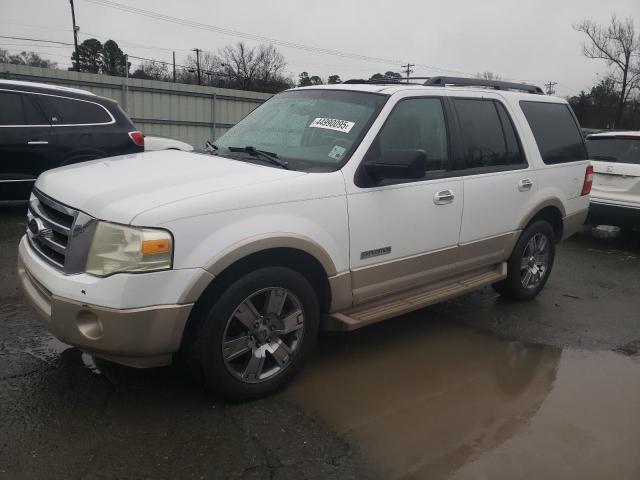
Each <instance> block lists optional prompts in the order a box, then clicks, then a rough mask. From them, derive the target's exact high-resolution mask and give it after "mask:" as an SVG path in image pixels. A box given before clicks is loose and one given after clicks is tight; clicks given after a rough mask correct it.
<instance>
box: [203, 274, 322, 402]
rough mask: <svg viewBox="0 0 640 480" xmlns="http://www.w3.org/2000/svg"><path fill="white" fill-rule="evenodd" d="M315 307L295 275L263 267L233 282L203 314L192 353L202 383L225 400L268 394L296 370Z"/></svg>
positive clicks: (312, 332) (308, 343)
mask: <svg viewBox="0 0 640 480" xmlns="http://www.w3.org/2000/svg"><path fill="white" fill-rule="evenodd" d="M319 326H320V307H319V303H318V299H317V297H316V294H315V292H314V290H313V287H312V286H311V284H310V283H309V281H308V280H307V279H306V278H305V277H304V276H302V275H301V274H299V273H298V272H296V271H293V270H291V269H288V268H283V267H267V268H261V269H259V270H256V271H253V272H250V273H248V274H246V275H244V276H242V277H240V278H239V279H238V280H236V281H235V282H233V283H232V284H231V285H230V286H229V287H228V288H227V289H226V290H225V291H224V292H223V293H222V294H221V295H220V296H219V298H218V299H217V300H216V301H215V303H214V304H213V306H212V307H211V308H210V309H208V311H206V312H204V317H203V318H202V322H201V326H200V328H199V332H198V333H197V337H196V339H195V342H194V345H193V347H194V349H195V352H193V353H194V354H195V356H196V358H197V359H198V363H199V367H200V368H199V371H201V372H202V376H203V379H204V380H205V383H206V384H207V385H208V386H209V387H210V388H211V389H212V390H214V391H216V392H217V393H219V394H220V395H221V396H223V397H225V398H227V399H229V400H235V401H238V400H250V399H255V398H260V397H264V396H267V395H270V394H272V393H274V392H276V391H277V390H279V389H280V388H282V387H283V386H284V385H285V384H287V383H288V382H289V381H290V380H291V379H293V377H294V376H295V375H296V374H297V373H298V371H299V370H300V369H301V368H302V365H303V363H304V361H305V360H306V359H307V358H308V357H309V355H310V354H311V352H312V350H313V347H314V346H315V343H316V339H317V337H318V330H319Z"/></svg>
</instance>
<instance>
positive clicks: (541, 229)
mask: <svg viewBox="0 0 640 480" xmlns="http://www.w3.org/2000/svg"><path fill="white" fill-rule="evenodd" d="M555 254H556V236H555V233H554V231H553V228H552V227H551V225H549V223H548V222H546V221H544V220H538V221H536V222H534V223H532V224H531V225H529V226H528V227H527V228H526V229H525V230H524V232H522V235H521V236H520V239H519V240H518V242H517V243H516V246H515V248H514V249H513V252H512V253H511V256H510V257H509V260H508V262H507V278H505V279H504V280H502V281H501V282H497V283H494V284H493V288H494V290H496V291H497V292H498V293H499V294H500V295H501V296H503V297H505V298H509V299H512V300H519V301H525V300H532V299H533V298H535V297H536V296H537V295H538V294H539V293H540V291H541V290H542V289H543V288H544V286H545V284H546V283H547V280H548V279H549V275H550V274H551V269H552V268H553V261H554V259H555Z"/></svg>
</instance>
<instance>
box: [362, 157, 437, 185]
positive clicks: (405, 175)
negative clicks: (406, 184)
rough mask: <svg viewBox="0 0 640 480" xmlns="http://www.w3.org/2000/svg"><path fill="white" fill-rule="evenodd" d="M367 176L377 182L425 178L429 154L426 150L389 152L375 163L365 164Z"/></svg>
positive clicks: (374, 161)
mask: <svg viewBox="0 0 640 480" xmlns="http://www.w3.org/2000/svg"><path fill="white" fill-rule="evenodd" d="M363 166H364V169H365V171H366V172H367V174H368V175H369V176H370V177H372V178H374V179H375V180H377V181H380V180H385V179H413V178H422V177H424V174H425V171H426V170H427V154H426V153H425V152H424V150H406V149H402V150H400V149H398V150H387V151H385V152H384V154H383V155H382V156H381V157H380V158H378V159H376V160H373V161H368V162H364V163H363Z"/></svg>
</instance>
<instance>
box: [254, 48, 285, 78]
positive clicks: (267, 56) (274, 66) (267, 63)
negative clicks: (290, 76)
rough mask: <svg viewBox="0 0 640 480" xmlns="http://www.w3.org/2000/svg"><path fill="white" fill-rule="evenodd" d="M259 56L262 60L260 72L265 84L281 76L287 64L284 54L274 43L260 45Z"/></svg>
mask: <svg viewBox="0 0 640 480" xmlns="http://www.w3.org/2000/svg"><path fill="white" fill-rule="evenodd" d="M258 57H259V62H260V66H259V69H258V74H259V77H260V80H262V82H263V83H264V84H268V83H269V82H271V81H273V80H274V79H276V78H279V77H280V76H281V75H282V72H283V70H284V68H285V67H286V66H287V62H286V61H285V59H284V55H282V54H281V53H280V52H279V51H278V50H276V48H275V47H274V46H273V45H266V46H265V45H260V47H258Z"/></svg>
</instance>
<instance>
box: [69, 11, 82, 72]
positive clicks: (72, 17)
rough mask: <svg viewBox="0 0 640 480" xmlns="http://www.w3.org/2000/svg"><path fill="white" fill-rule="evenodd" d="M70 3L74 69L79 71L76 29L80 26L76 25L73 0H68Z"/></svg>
mask: <svg viewBox="0 0 640 480" xmlns="http://www.w3.org/2000/svg"><path fill="white" fill-rule="evenodd" d="M69 3H70V4H71V21H72V22H73V44H74V46H75V49H76V71H78V72H79V71H80V57H79V56H78V31H79V30H80V27H79V26H77V25H76V10H75V8H74V7H73V0H69Z"/></svg>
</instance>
